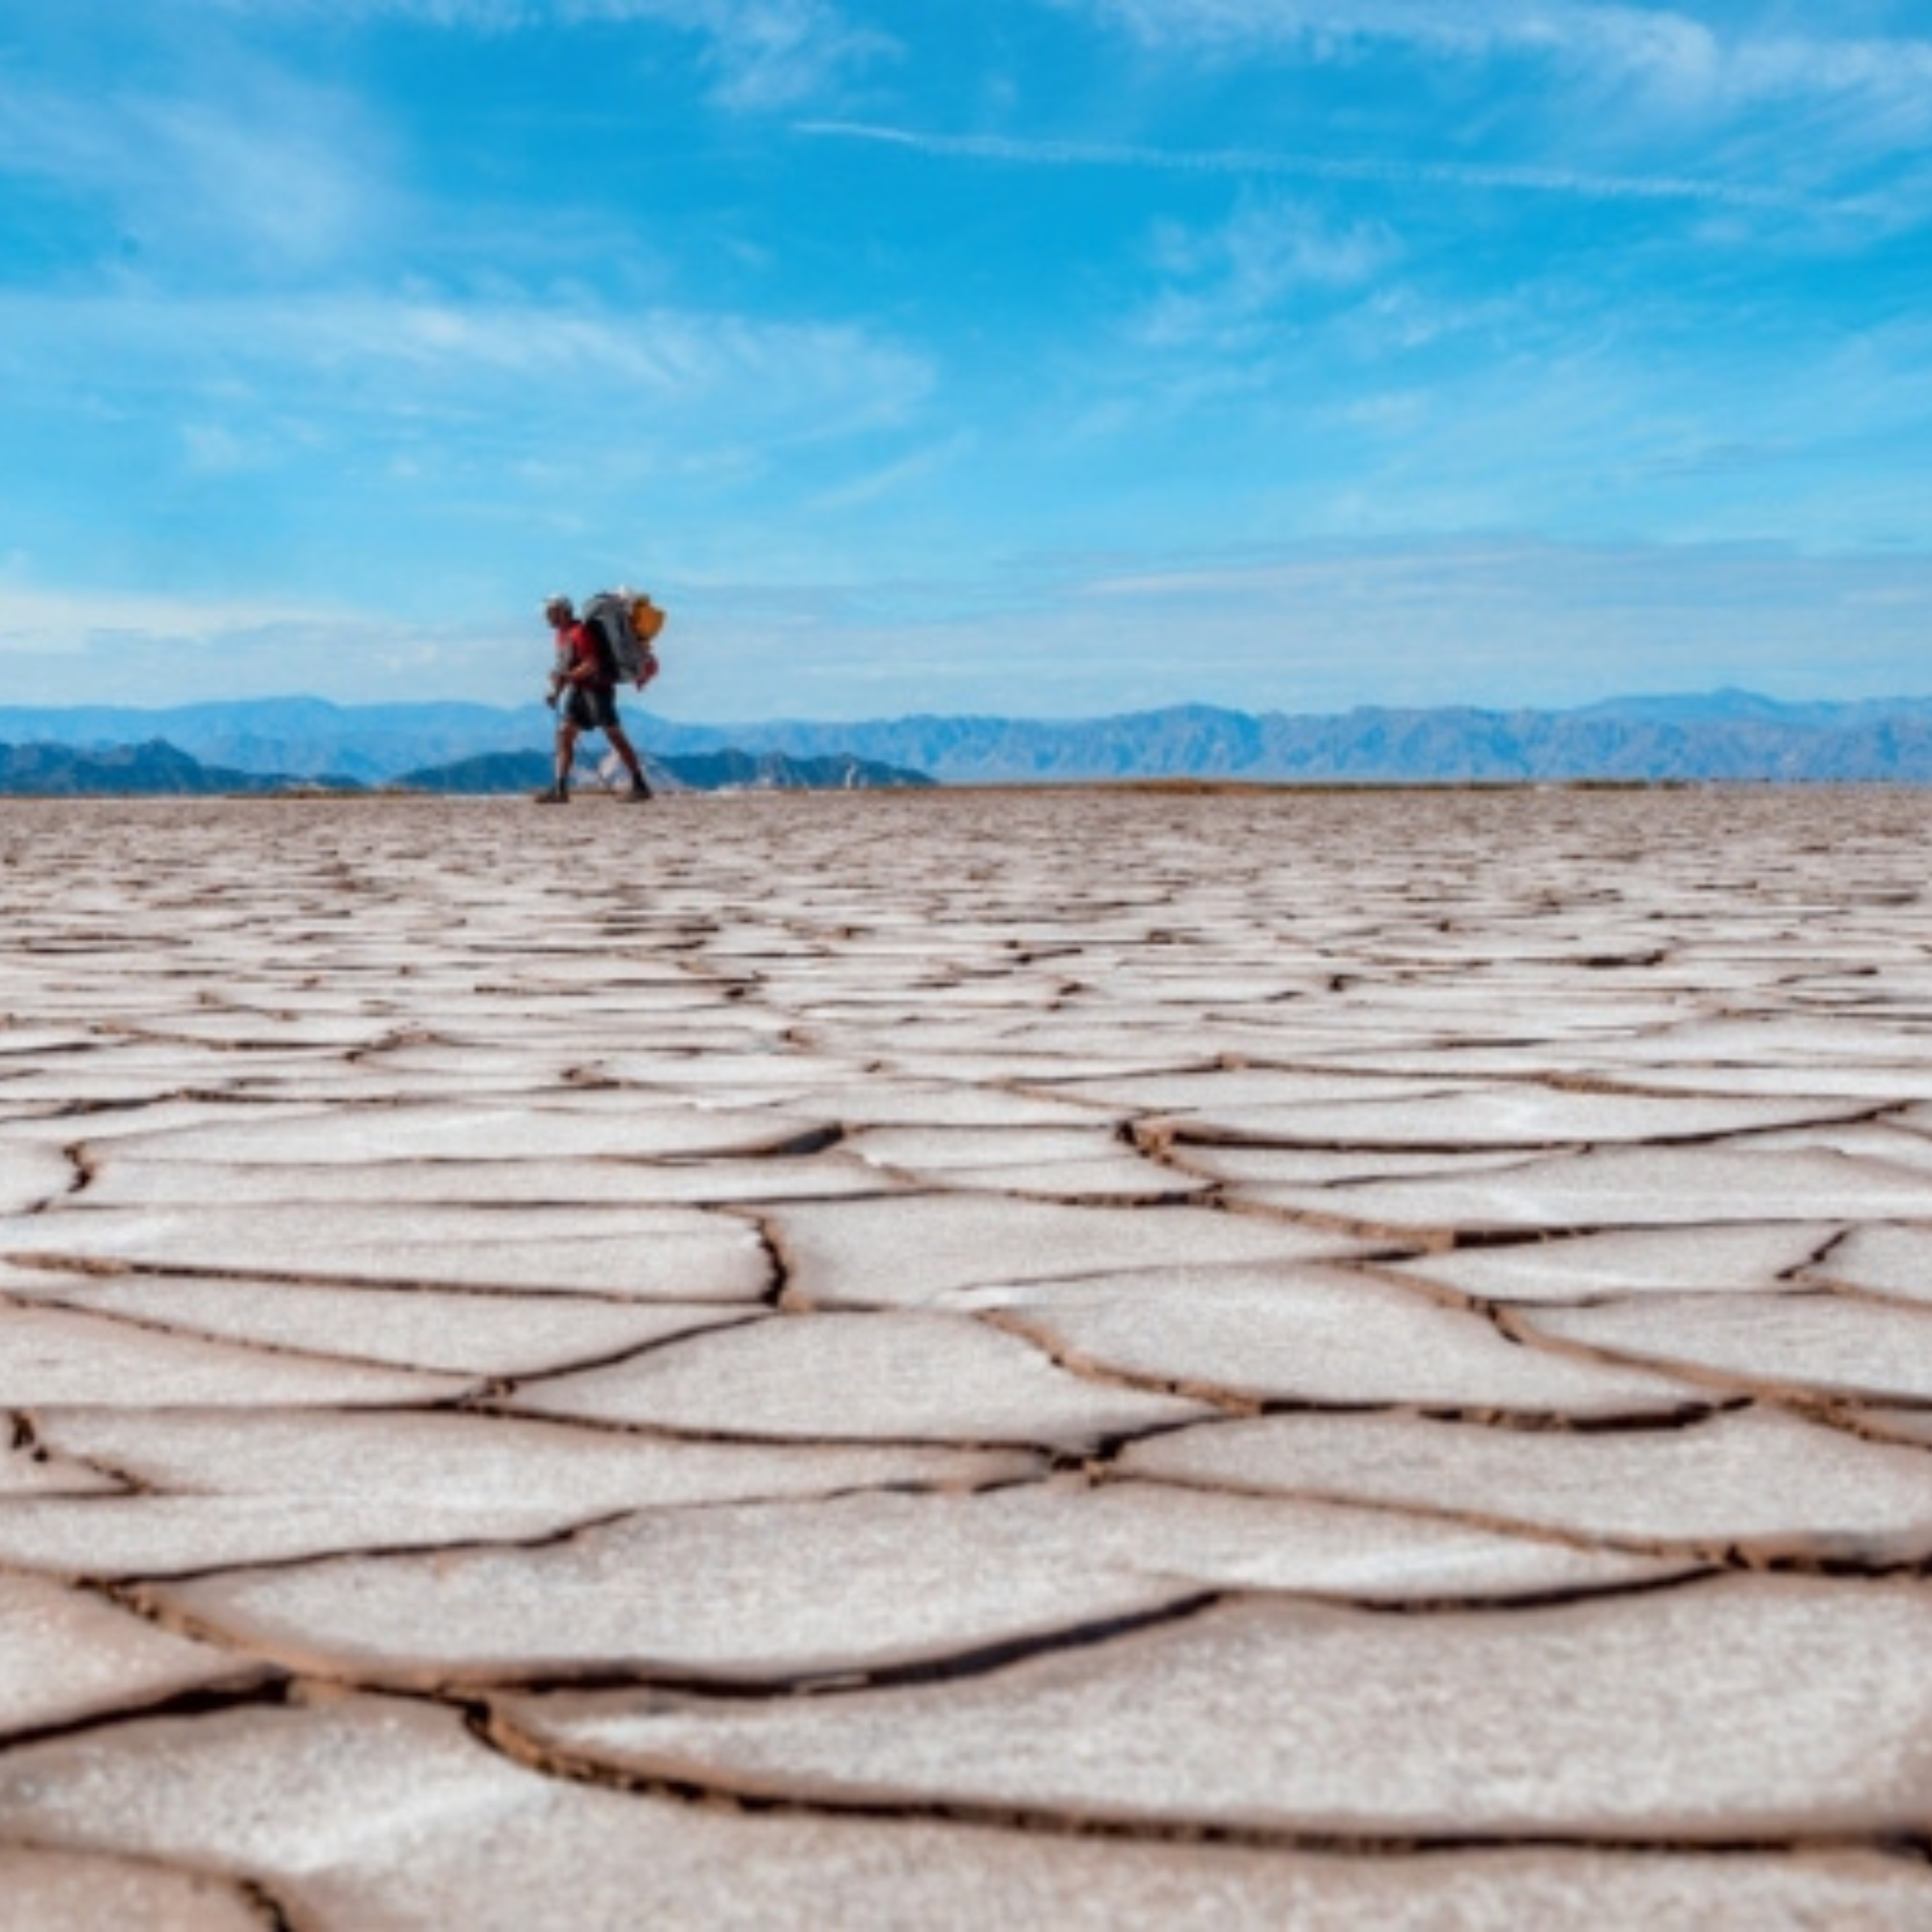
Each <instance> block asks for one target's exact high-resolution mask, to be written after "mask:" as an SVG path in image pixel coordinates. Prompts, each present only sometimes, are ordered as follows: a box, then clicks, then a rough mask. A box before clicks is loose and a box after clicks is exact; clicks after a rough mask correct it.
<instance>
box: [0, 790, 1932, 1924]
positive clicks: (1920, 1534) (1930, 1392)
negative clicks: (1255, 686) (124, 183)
mask: <svg viewBox="0 0 1932 1932" xmlns="http://www.w3.org/2000/svg"><path fill="white" fill-rule="evenodd" d="M1929 854H1932V797H1928V796H1926V795H1922V794H1912V793H1885V792H1876V791H1873V792H1862V793H1860V792H1799V791H1764V792H1736V793H1728V794H1719V793H1712V794H1700V793H1685V792H1657V793H1622V792H1580V791H1520V792H1508V793H1448V792H1445V793H1417V794H1406V795H1405V794H1389V793H1382V794H1368V795H1358V796H1352V797H1351V796H1346V795H1322V794H1286V793H1278V794H1261V793H1236V794H1223V795H1196V794H1191V793H1182V792H1165V793H1163V792H1141V793H1121V792H1088V793H1070V792H1060V793H1054V792H1040V793H1026V794H1000V793H991V792H985V793H964V792H961V793H939V794H932V795H913V796H891V795H878V794H874V795H863V794H862V795H847V796H828V797H815V798H796V797H794V798H784V797H773V796H766V797H747V798H738V799H726V798H678V799H673V800H669V801H665V802H661V803H660V804H659V805H658V806H657V807H654V808H652V809H651V810H648V811H636V810H619V809H617V808H616V807H615V806H614V805H611V804H606V803H603V802H600V801H595V800H584V801H582V802H581V803H580V804H578V805H575V806H573V807H572V809H571V810H569V811H567V812H537V811H534V810H531V809H530V808H529V807H528V806H527V805H526V804H524V803H523V802H521V801H503V802H494V803H480V802H477V803H463V804H439V803H428V802H424V803H410V802H404V801H388V802H367V803H327V802H246V801H216V802H210V803H192V804H189V803H180V804H177V803H142V804H127V805H118V804H108V803H84V804H58V803H24V802H7V803H4V804H0V906H4V911H5V917H6V925H5V939H4V943H0V1013H4V1021H3V1022H0V1927H4V1928H6V1932H15V1929H16V1928H34V1932H43V1928H48V1927H68V1926H79V1927H92V1926H96V1925H99V1926H110V1925H111V1926H116V1927H124V1926H131V1925H139V1926H142V1927H148V1928H175V1927H183V1928H188V1927H192V1928H202V1927H208V1928H215V1932H226V1928H230V1927H235V1928H241V1927H256V1928H260V1927H264V1926H282V1927H286V1928H291V1932H311V1928H342V1929H343V1932H375V1929H376V1928H387V1927H400V1926H412V1927H425V1928H429V1927H435V1928H446V1927H464V1928H477V1927H502V1928H518V1932H522V1928H528V1927H535V1926H559V1927H580V1926H582V1927H623V1926H632V1925H639V1926H641V1925H656V1926H662V1925H691V1926H715V1925H745V1926H759V1927H764V1926H787V1925H797V1926H839V1927H846V1926H859V1927H865V1926H907V1927H946V1926H959V1927H974V1926H981V1925H984V1926H998V1927H1001V1928H1003V1932H1010V1928H1013V1927H1017V1926H1027V1925H1053V1926H1062V1925H1093V1926H1107V1927H1113V1926H1138V1925H1148V1926H1170V1925H1198V1926H1203V1927H1207V1926H1213V1927H1217V1928H1219V1927H1225V1926H1231V1925H1255V1926H1264V1925H1265V1926H1279V1925H1297V1926H1301V1925H1305V1926H1315V1927H1323V1926H1331V1925H1332V1926H1347V1927H1363V1928H1384V1927H1430V1928H1450V1927H1517V1926H1528V1927H1537V1928H1543V1927H1601V1926H1621V1925H1642V1926H1645V1927H1661V1926H1680V1925H1690V1924H1694V1925H1696V1926H1698V1927H1700V1928H1711V1927H1733V1926H1735V1927H1751V1928H1758V1927H1772V1926H1784V1925H1793V1926H1797V1925H1803V1926H1809V1927H1837V1926H1850V1927H1901V1928H1905V1927H1924V1926H1927V1925H1932V1577H1928V1572H1929V1571H1932V895H1928V892H1927V861H1928V855H1929Z"/></svg>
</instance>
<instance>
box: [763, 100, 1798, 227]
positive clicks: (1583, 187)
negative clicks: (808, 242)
mask: <svg viewBox="0 0 1932 1932" xmlns="http://www.w3.org/2000/svg"><path fill="white" fill-rule="evenodd" d="M794 125H795V129H796V131H797V132H798V133H801V134H809V135H812V136H814V137H817V138H819V139H829V140H841V141H872V142H877V143H880V144H881V145H884V146H887V147H895V148H909V149H911V150H913V151H914V152H915V153H918V154H922V155H933V156H940V157H941V158H948V159H952V158H956V159H960V160H972V161H1005V162H1010V163H1014V164H1019V165H1026V166H1032V167H1062V168H1157V169H1160V170H1162V171H1163V172H1165V173H1169V174H1201V175H1293V176H1296V177H1299V178H1301V179H1303V180H1311V181H1343V182H1373V183H1378V184H1381V185H1387V186H1392V187H1418V186H1423V187H1469V188H1500V189H1503V190H1506V191H1510V192H1515V193H1524V194H1567V195H1581V196H1587V197H1589V198H1591V199H1594V200H1599V201H1693V202H1704V203H1712V204H1716V205H1718V206H1720V207H1727V208H1757V209H1776V210H1780V211H1783V212H1786V213H1789V212H1791V211H1794V210H1803V209H1811V208H1815V207H1816V206H1817V204H1816V203H1814V202H1811V201H1807V200H1805V199H1804V198H1802V197H1800V196H1797V195H1790V194H1784V193H1780V192H1779V191H1777V190H1776V189H1775V188H1760V187H1740V186H1737V185H1733V184H1730V183H1726V182H1707V181H1695V180H1692V179H1690V178H1688V177H1685V176H1680V175H1593V174H1578V173H1575V172H1572V171H1568V170H1565V169H1560V168H1512V167H1484V166H1481V165H1479V164H1475V163H1470V162H1463V161H1421V162H1414V161H1376V160H1344V159H1336V158H1333V157H1330V156H1321V155H1284V154H1274V153H1270V152H1268V151H1267V150H1264V149H1259V148H1196V149H1174V148H1145V147H1134V146H1130V145H1125V144H1118V145H1117V144H1109V143H1105V142H1088V141H1023V140H1014V139H1010V138H1009V137H1006V136H1003V135H998V134H922V133H918V132H916V131H913V130H911V129H908V128H879V127H873V126H869V125H867V123H865V122H860V121H801V122H798V123H796V124H794Z"/></svg>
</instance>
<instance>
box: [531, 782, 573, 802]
mask: <svg viewBox="0 0 1932 1932" xmlns="http://www.w3.org/2000/svg"><path fill="white" fill-rule="evenodd" d="M530 797H531V799H532V801H533V802H534V803H535V804H537V805H568V804H569V803H570V794H569V793H568V792H567V791H565V790H564V788H563V787H562V786H561V785H546V786H545V787H544V788H543V790H542V791H539V792H532V793H531V794H530Z"/></svg>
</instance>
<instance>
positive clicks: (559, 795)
mask: <svg viewBox="0 0 1932 1932" xmlns="http://www.w3.org/2000/svg"><path fill="white" fill-rule="evenodd" d="M576 759H577V725H576V724H575V723H574V722H573V721H572V719H571V717H570V714H569V713H568V712H567V711H566V712H565V713H564V715H563V716H562V717H561V718H559V719H558V720H557V721H556V761H555V771H556V776H555V778H554V779H553V780H552V781H551V784H550V788H549V789H548V790H547V791H540V792H538V793H537V803H538V804H539V805H562V804H563V803H564V802H565V801H566V800H567V799H568V798H569V797H570V768H571V766H572V765H573V764H574V763H575V762H576Z"/></svg>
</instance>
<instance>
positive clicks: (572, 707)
mask: <svg viewBox="0 0 1932 1932" xmlns="http://www.w3.org/2000/svg"><path fill="white" fill-rule="evenodd" d="M544 616H545V617H546V618H547V619H548V620H549V623H550V627H551V630H552V632H553V633H554V636H555V639H556V661H555V663H554V665H553V666H552V667H551V673H550V699H549V701H550V705H551V708H552V709H553V710H554V711H555V712H556V778H555V780H554V781H553V782H552V783H551V785H550V786H549V787H548V788H547V789H546V790H543V791H540V792H538V793H537V795H536V799H537V803H538V804H539V805H568V804H569V803H570V769H571V765H572V763H573V762H574V761H575V759H576V756H577V740H578V737H579V735H580V734H581V733H582V732H584V731H602V732H603V734H604V735H605V737H606V738H608V739H609V740H610V742H611V750H612V751H613V752H615V753H616V754H617V755H618V756H619V757H620V758H621V759H623V761H624V765H625V769H626V770H628V771H629V772H630V774H631V789H630V791H629V792H628V793H627V794H626V796H627V797H629V798H631V799H633V800H640V799H647V798H649V797H650V795H651V787H650V781H649V780H647V779H646V778H645V777H644V768H643V765H642V763H641V762H640V761H639V757H638V753H637V751H636V749H635V748H634V747H633V745H632V743H631V741H630V739H629V738H627V737H626V736H625V735H624V727H623V725H620V724H619V723H618V722H617V681H616V679H615V678H614V677H613V676H612V675H611V668H610V667H609V666H608V665H606V664H605V662H604V655H603V653H602V652H601V651H600V650H599V649H598V648H597V639H595V638H594V637H592V636H591V634H590V631H589V629H588V628H587V627H586V626H585V625H584V624H582V622H580V621H579V618H578V615H577V610H576V607H575V606H574V605H573V604H572V603H571V601H570V599H569V598H568V597H564V596H556V597H553V598H551V600H550V601H549V602H548V603H547V604H545V606H544Z"/></svg>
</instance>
